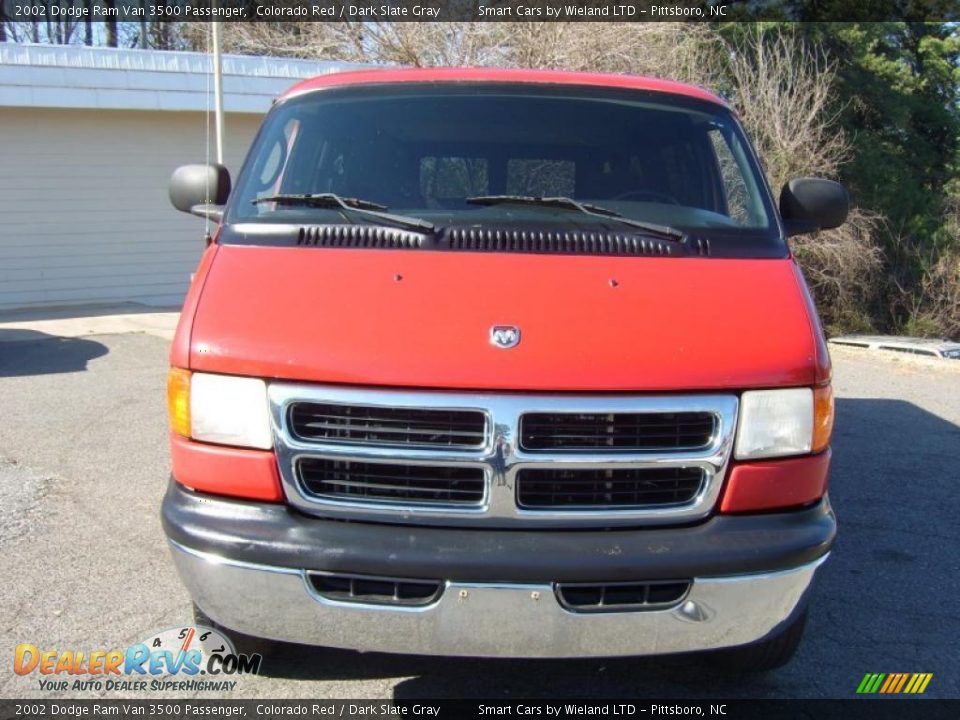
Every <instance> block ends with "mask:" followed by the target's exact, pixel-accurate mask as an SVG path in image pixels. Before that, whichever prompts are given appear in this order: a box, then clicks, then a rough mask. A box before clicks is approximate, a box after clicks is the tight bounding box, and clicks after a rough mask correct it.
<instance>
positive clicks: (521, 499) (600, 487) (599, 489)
mask: <svg viewBox="0 0 960 720" xmlns="http://www.w3.org/2000/svg"><path fill="white" fill-rule="evenodd" d="M703 475H704V473H703V470H702V469H700V468H696V467H694V468H629V469H626V470H613V469H601V470H584V469H576V470H571V469H566V468H541V469H533V470H521V471H520V472H518V473H517V503H518V504H519V505H520V507H524V508H567V509H571V510H572V509H576V508H594V507H610V508H617V509H624V508H629V507H633V508H640V507H651V506H657V505H682V504H683V503H687V502H690V501H691V500H693V498H695V497H696V496H697V493H698V492H699V491H700V487H701V486H702V485H703Z"/></svg>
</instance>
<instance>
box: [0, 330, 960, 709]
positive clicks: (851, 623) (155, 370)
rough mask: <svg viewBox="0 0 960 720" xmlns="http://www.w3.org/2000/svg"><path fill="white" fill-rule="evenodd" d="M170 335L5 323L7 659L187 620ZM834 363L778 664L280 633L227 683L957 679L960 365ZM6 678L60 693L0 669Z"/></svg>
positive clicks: (648, 687)
mask: <svg viewBox="0 0 960 720" xmlns="http://www.w3.org/2000/svg"><path fill="white" fill-rule="evenodd" d="M166 351H167V346H166V343H165V342H164V340H162V339H160V338H158V337H154V336H150V335H145V334H124V335H100V336H87V337H76V338H54V337H49V336H43V335H39V334H38V335H37V336H36V337H30V338H26V339H25V338H24V337H23V336H22V334H21V335H20V336H18V337H17V341H16V342H5V341H4V337H3V334H2V333H0V417H2V423H0V577H2V578H4V579H5V582H3V583H0V608H2V610H3V612H2V616H0V662H2V663H3V665H4V666H5V667H7V668H10V665H9V663H10V661H11V658H12V654H13V648H14V646H15V645H16V644H17V643H22V642H32V643H36V644H38V645H40V646H41V647H43V648H59V649H62V650H63V649H73V650H78V649H83V650H91V649H107V648H114V647H126V646H127V645H128V644H130V643H133V642H137V641H140V640H142V639H144V638H145V637H147V636H148V635H150V634H152V633H153V632H154V631H157V630H161V629H163V628H168V627H173V626H178V625H180V624H183V623H187V622H189V620H190V602H189V599H188V597H187V594H186V592H185V591H184V589H183V587H182V586H181V584H180V582H179V580H178V578H177V576H176V574H175V572H174V569H173V566H172V564H171V562H170V560H169V557H168V555H167V550H166V547H165V543H164V538H163V533H162V531H161V528H160V522H159V517H158V508H159V504H160V499H161V497H162V495H163V492H164V488H165V485H166V481H167V473H168V467H169V462H168V459H167V448H166V435H165V432H166V431H165V408H164V388H163V385H164V378H165V371H166ZM834 362H835V378H836V379H835V387H836V390H837V395H838V398H839V399H838V411H837V415H838V417H837V432H836V436H835V442H834V449H835V465H834V474H833V480H832V486H831V497H832V499H833V502H834V505H835V507H836V509H837V512H838V515H839V517H840V525H841V527H840V537H839V541H838V544H837V546H836V548H835V551H834V553H833V556H832V558H831V560H830V561H829V562H828V563H827V565H826V566H825V568H824V570H823V571H822V575H821V580H820V584H819V586H818V588H817V592H816V594H815V603H814V610H813V613H812V616H811V621H810V623H809V625H808V628H807V635H806V639H805V641H804V644H803V645H802V647H801V649H800V652H799V654H798V656H797V657H796V658H795V660H794V661H793V662H792V663H791V664H790V665H788V666H787V667H785V668H783V669H780V670H778V671H776V672H773V673H769V674H767V675H765V676H757V677H743V676H738V675H726V674H723V673H720V672H718V671H717V670H714V669H710V668H708V667H706V666H704V665H703V664H702V663H700V662H698V661H696V660H691V659H688V658H661V659H640V660H596V661H489V660H484V661H477V660H448V659H423V658H402V657H389V656H377V655H360V654H357V653H350V652H342V651H322V650H317V649H312V648H305V647H300V646H285V647H284V648H283V651H282V653H281V654H280V655H279V656H278V657H277V658H274V659H273V661H272V662H271V664H270V665H268V666H267V667H266V671H267V673H266V675H264V676H260V677H245V678H243V679H242V680H241V681H240V682H239V683H238V686H237V689H236V691H235V693H234V694H233V695H232V696H231V697H272V698H280V697H294V698H391V697H396V698H416V697H487V698H514V697H517V698H519V697H529V698H533V697H539V698H550V697H563V696H580V697H587V696H596V697H646V696H650V697H660V698H684V697H689V698H712V697H768V698H769V697H772V698H786V697H841V698H843V697H851V696H852V695H853V691H854V690H855V688H856V686H857V684H858V683H859V681H860V678H862V677H863V675H864V673H866V672H894V671H898V672H932V673H934V678H933V680H932V682H931V683H930V685H929V687H928V689H927V693H926V696H927V697H960V654H958V653H957V651H956V638H957V636H958V633H960V620H958V616H957V609H958V608H957V602H956V598H957V597H958V596H960V572H958V569H960V568H958V565H960V552H958V550H960V530H958V528H960V523H958V522H957V517H956V483H957V479H958V478H957V469H956V461H957V458H958V457H960V367H953V366H947V365H945V364H943V363H936V362H934V361H924V360H921V359H913V358H900V357H880V356H876V355H868V354H867V353H866V352H864V351H856V350H847V349H838V350H835V351H834ZM957 365H960V363H957ZM66 695H67V696H76V695H81V696H83V697H94V694H93V693H66ZM114 696H117V695H114ZM0 697H5V698H23V697H47V698H53V697H56V695H51V694H47V693H44V692H41V691H40V690H39V688H38V685H37V676H36V675H32V676H27V677H19V676H16V675H14V674H13V673H12V672H9V670H7V671H5V672H3V673H0Z"/></svg>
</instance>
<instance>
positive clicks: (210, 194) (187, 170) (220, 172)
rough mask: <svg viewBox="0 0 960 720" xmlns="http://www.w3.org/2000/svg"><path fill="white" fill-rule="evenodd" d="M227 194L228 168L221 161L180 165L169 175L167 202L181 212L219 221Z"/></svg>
mask: <svg viewBox="0 0 960 720" xmlns="http://www.w3.org/2000/svg"><path fill="white" fill-rule="evenodd" d="M228 197H230V171H229V170H227V169H226V168H225V167H224V166H223V165H182V166H180V167H178V168H177V169H176V170H174V171H173V175H171V176H170V202H171V203H173V206H174V207H175V208H176V209H177V210H179V211H180V212H185V213H191V214H192V215H197V216H199V217H203V218H209V219H210V220H216V221H217V222H220V220H221V219H222V218H223V206H224V205H225V204H226V202H227V198H228Z"/></svg>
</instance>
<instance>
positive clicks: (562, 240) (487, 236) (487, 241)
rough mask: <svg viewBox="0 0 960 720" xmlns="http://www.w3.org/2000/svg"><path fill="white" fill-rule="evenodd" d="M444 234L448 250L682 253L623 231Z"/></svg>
mask: <svg viewBox="0 0 960 720" xmlns="http://www.w3.org/2000/svg"><path fill="white" fill-rule="evenodd" d="M447 236H448V241H449V244H450V249H451V250H468V251H473V252H520V253H557V254H573V255H676V254H682V252H681V246H679V245H676V244H675V243H671V242H669V241H664V240H656V239H651V238H649V237H644V236H643V235H631V234H625V233H611V232H585V231H579V230H573V231H569V232H551V231H544V230H497V229H492V228H490V229H488V228H453V229H451V230H449V231H448V232H447Z"/></svg>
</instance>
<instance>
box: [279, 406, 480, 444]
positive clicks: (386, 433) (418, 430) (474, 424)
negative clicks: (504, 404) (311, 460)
mask: <svg viewBox="0 0 960 720" xmlns="http://www.w3.org/2000/svg"><path fill="white" fill-rule="evenodd" d="M486 427H487V424H486V416H485V415H484V414H483V413H482V412H476V411H473V412H471V411H466V410H421V409H417V408H390V407H365V406H362V405H336V404H332V403H312V402H299V403H295V404H294V405H293V406H292V407H291V408H290V428H291V430H292V431H293V433H294V435H296V436H297V437H298V438H300V439H301V440H306V441H313V442H327V443H359V444H364V445H404V446H420V447H443V448H458V447H459V448H477V447H481V446H483V444H484V441H485V440H486Z"/></svg>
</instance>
